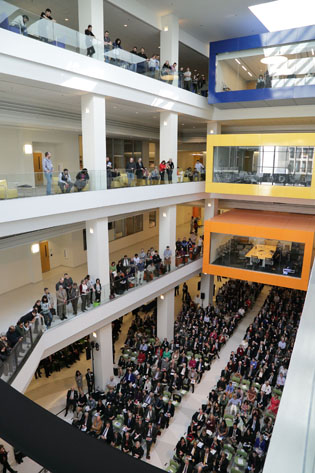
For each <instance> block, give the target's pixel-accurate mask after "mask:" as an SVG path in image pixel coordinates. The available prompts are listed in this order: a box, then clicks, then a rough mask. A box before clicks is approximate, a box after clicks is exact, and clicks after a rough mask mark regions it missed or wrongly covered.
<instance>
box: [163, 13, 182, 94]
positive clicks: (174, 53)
mask: <svg viewBox="0 0 315 473" xmlns="http://www.w3.org/2000/svg"><path fill="white" fill-rule="evenodd" d="M161 27H162V29H161V33H160V62H161V67H162V66H163V64H164V63H165V61H169V63H170V65H172V64H174V62H176V64H177V68H176V69H177V71H178V49H179V23H178V18H177V17H176V16H174V15H166V16H163V17H162V18H161ZM173 84H174V85H177V77H176V79H175V80H174V81H173Z"/></svg>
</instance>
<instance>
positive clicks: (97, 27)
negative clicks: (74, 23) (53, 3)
mask: <svg viewBox="0 0 315 473" xmlns="http://www.w3.org/2000/svg"><path fill="white" fill-rule="evenodd" d="M78 15H79V32H80V33H81V34H80V46H81V48H82V49H83V50H84V49H86V38H85V35H84V31H85V30H86V29H87V27H88V25H92V27H93V28H92V31H93V34H94V36H95V39H96V41H95V42H94V44H93V46H94V49H95V54H94V56H93V57H94V58H95V59H99V60H101V61H104V6H103V0H78ZM81 35H83V36H81Z"/></svg>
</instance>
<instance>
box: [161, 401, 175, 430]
mask: <svg viewBox="0 0 315 473" xmlns="http://www.w3.org/2000/svg"><path fill="white" fill-rule="evenodd" d="M174 413H175V408H174V406H173V404H172V401H168V403H167V406H165V408H164V416H163V428H164V427H166V428H167V429H168V426H169V423H170V420H171V418H172V417H174Z"/></svg>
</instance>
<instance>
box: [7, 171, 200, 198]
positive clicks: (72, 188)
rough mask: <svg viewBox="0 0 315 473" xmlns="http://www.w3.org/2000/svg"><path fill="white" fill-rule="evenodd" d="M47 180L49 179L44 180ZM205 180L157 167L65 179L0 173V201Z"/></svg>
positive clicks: (89, 173)
mask: <svg viewBox="0 0 315 473" xmlns="http://www.w3.org/2000/svg"><path fill="white" fill-rule="evenodd" d="M47 178H48V179H47ZM204 180H205V171H204V169H203V170H202V172H198V171H197V170H196V169H192V168H188V169H186V170H185V171H183V170H179V169H178V172H177V173H176V172H175V171H174V170H173V173H172V175H169V174H167V172H166V171H164V172H160V171H159V169H158V168H157V167H155V168H150V169H145V170H144V171H143V172H141V175H140V173H138V174H137V171H133V172H129V171H128V170H126V169H113V170H108V172H107V173H106V172H105V171H97V170H94V171H93V170H92V171H87V173H83V172H82V170H81V171H77V170H74V171H71V170H70V171H69V174H68V175H67V176H66V177H65V176H64V173H62V172H52V173H51V176H47V174H46V173H41V172H37V173H20V174H17V173H16V174H4V173H1V172H0V200H5V199H15V198H20V197H36V196H44V195H56V194H72V193H74V192H88V191H96V190H105V189H117V188H122V187H138V186H155V185H166V184H176V183H187V182H200V181H204Z"/></svg>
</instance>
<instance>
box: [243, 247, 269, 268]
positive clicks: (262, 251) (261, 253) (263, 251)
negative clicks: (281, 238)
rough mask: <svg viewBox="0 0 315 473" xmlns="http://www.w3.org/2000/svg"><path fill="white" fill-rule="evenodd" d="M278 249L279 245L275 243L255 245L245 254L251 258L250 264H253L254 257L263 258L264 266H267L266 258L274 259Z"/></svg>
mask: <svg viewBox="0 0 315 473" xmlns="http://www.w3.org/2000/svg"><path fill="white" fill-rule="evenodd" d="M276 249H277V247H276V246H274V245H255V246H254V247H253V248H252V249H251V250H249V252H248V253H247V254H246V255H245V256H246V258H250V264H253V263H252V258H253V257H256V258H258V259H261V260H262V266H263V267H265V262H266V259H272V257H273V255H274V253H275V251H276Z"/></svg>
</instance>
